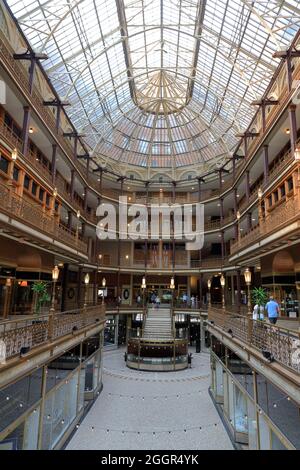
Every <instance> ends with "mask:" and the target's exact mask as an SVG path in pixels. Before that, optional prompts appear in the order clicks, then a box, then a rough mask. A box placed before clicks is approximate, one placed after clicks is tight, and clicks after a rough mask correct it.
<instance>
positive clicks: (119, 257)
mask: <svg viewBox="0 0 300 470" xmlns="http://www.w3.org/2000/svg"><path fill="white" fill-rule="evenodd" d="M119 181H120V183H121V187H120V196H121V197H122V196H123V192H124V177H121V178H120V180H119ZM117 232H118V234H117V236H118V276H117V279H118V281H117V299H118V305H119V297H121V286H120V281H121V277H120V275H121V273H120V264H121V239H120V227H119V228H118V230H117Z"/></svg>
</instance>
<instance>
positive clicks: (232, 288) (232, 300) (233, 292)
mask: <svg viewBox="0 0 300 470" xmlns="http://www.w3.org/2000/svg"><path fill="white" fill-rule="evenodd" d="M235 300H236V299H235V289H234V275H233V274H231V303H232V305H235Z"/></svg>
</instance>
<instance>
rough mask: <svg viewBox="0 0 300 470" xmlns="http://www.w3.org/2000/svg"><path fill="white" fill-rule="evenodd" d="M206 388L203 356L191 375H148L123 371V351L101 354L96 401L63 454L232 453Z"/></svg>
mask: <svg viewBox="0 0 300 470" xmlns="http://www.w3.org/2000/svg"><path fill="white" fill-rule="evenodd" d="M192 352H194V351H192ZM209 383H210V363H209V354H208V353H207V352H203V353H201V354H195V353H194V354H193V364H192V369H187V370H185V371H181V372H174V373H173V372H169V373H151V372H138V371H133V370H130V369H128V368H126V366H125V364H124V349H119V350H115V351H107V352H105V354H104V374H103V390H102V392H101V395H100V396H99V398H98V399H97V401H96V402H95V403H94V405H93V407H92V408H91V409H90V411H89V412H88V414H87V416H86V417H85V419H84V420H83V421H82V423H81V424H80V426H79V428H78V429H77V431H76V433H75V435H74V436H73V437H72V439H71V441H70V442H69V444H68V446H67V449H68V450H71V449H73V450H74V449H88V450H115V449H120V450H130V449H133V450H136V449H142V450H146V449H149V450H160V449H167V450H168V449H170V450H172V449H173V450H175V449H178V450H180V449H191V450H193V449H194V450H202V449H210V450H214V449H224V450H226V449H232V448H233V447H232V444H231V441H230V439H229V437H228V435H227V433H226V431H225V428H224V426H223V424H222V422H221V420H220V418H219V415H218V413H217V411H216V409H215V407H214V405H213V402H212V400H211V398H210V396H209V393H208V387H209Z"/></svg>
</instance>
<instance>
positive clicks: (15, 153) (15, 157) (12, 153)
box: [11, 148, 18, 162]
mask: <svg viewBox="0 0 300 470" xmlns="http://www.w3.org/2000/svg"><path fill="white" fill-rule="evenodd" d="M17 158H18V150H17V149H16V148H14V149H13V151H12V152H11V159H12V161H14V162H15V161H16V160H17Z"/></svg>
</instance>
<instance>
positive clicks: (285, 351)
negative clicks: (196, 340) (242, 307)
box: [208, 307, 300, 372]
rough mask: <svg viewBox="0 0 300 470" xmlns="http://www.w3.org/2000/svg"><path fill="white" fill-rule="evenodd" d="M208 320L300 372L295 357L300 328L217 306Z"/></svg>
mask: <svg viewBox="0 0 300 470" xmlns="http://www.w3.org/2000/svg"><path fill="white" fill-rule="evenodd" d="M208 321H209V322H213V326H216V327H218V328H220V329H221V330H223V331H225V332H226V333H229V334H230V335H231V336H232V337H233V338H236V339H238V340H240V341H242V342H243V343H246V344H247V345H248V346H250V347H253V348H255V349H256V350H258V351H260V352H262V351H268V352H270V353H271V354H272V355H273V357H274V359H275V361H277V362H279V363H280V364H282V365H283V366H285V367H288V368H289V369H293V370H294V371H296V372H300V361H299V360H296V359H295V356H296V355H295V350H296V351H297V348H299V349H298V350H299V351H300V332H297V331H295V330H290V329H287V328H281V327H279V326H275V325H271V324H270V323H268V321H254V320H252V317H251V316H249V315H239V314H237V313H234V312H228V311H226V310H221V309H216V308H213V307H210V308H209V310H208Z"/></svg>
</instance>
